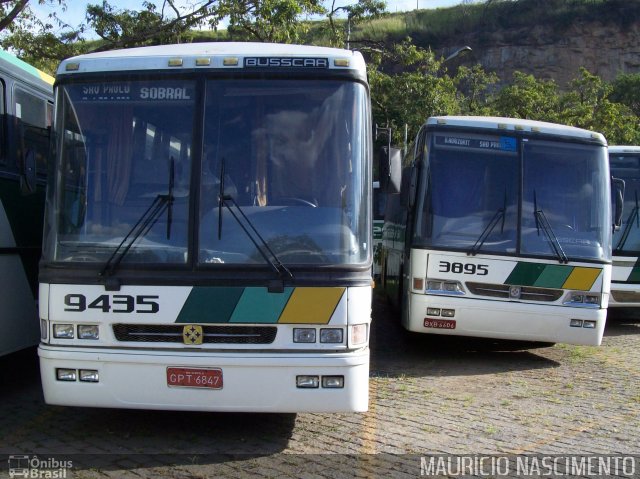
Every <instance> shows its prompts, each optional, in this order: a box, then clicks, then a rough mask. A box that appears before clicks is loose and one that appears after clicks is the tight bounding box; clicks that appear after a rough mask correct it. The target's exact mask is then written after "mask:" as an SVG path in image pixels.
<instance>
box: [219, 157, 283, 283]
mask: <svg viewBox="0 0 640 479" xmlns="http://www.w3.org/2000/svg"><path fill="white" fill-rule="evenodd" d="M229 203H231V204H232V205H233V206H234V207H235V209H236V210H237V211H238V212H239V213H240V216H242V218H243V219H244V221H245V223H246V224H247V225H249V228H250V229H251V231H253V233H254V234H255V236H256V237H257V238H258V240H259V241H260V244H261V245H262V247H261V246H260V245H259V244H258V241H256V239H255V238H254V237H253V234H251V231H249V228H247V227H246V226H245V225H244V223H243V222H242V220H241V219H240V217H239V216H238V215H237V214H236V213H235V212H234V211H233V209H232V208H231V206H229ZM223 206H224V207H225V208H227V209H228V210H229V213H231V215H232V216H233V218H234V219H235V220H236V222H237V223H238V225H240V228H242V231H244V232H245V234H246V235H247V237H248V238H249V239H250V240H251V242H252V243H253V245H254V246H255V247H256V249H257V250H258V252H259V253H260V255H261V256H262V257H263V258H264V260H265V261H266V262H267V264H269V266H271V269H273V271H274V272H275V273H276V274H277V275H278V280H277V281H275V282H270V283H269V284H268V285H267V289H268V291H269V292H270V293H282V292H284V275H285V273H286V275H287V276H288V277H289V278H291V279H293V274H292V273H291V271H289V268H287V267H286V266H285V265H284V264H283V263H282V262H281V261H280V259H279V258H278V256H277V255H276V254H275V253H274V252H273V250H272V249H271V247H270V246H269V244H268V243H267V242H266V241H265V239H264V238H263V237H262V235H261V234H260V233H259V232H258V230H257V229H256V227H255V226H254V225H253V223H252V222H251V220H249V218H248V217H247V215H246V214H245V213H244V211H242V208H240V205H238V203H236V201H235V200H234V199H233V197H232V196H231V195H225V194H224V158H223V159H222V162H221V165H220V191H219V193H218V239H221V238H222V207H223ZM263 248H264V249H263ZM264 250H267V252H268V253H269V254H270V255H271V258H269V256H267V254H266V253H265V252H264Z"/></svg>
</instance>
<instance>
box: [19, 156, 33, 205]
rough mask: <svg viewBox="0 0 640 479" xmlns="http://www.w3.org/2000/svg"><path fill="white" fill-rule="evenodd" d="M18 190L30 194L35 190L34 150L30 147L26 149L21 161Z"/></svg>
mask: <svg viewBox="0 0 640 479" xmlns="http://www.w3.org/2000/svg"><path fill="white" fill-rule="evenodd" d="M20 191H21V192H22V194H23V195H30V194H33V193H35V191H36V152H35V151H34V150H31V149H29V150H27V153H26V155H24V159H23V162H22V173H21V174H20Z"/></svg>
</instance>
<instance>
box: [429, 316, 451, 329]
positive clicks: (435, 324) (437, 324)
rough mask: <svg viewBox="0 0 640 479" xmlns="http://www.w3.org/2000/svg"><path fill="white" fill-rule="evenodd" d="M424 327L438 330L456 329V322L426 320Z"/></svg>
mask: <svg viewBox="0 0 640 479" xmlns="http://www.w3.org/2000/svg"><path fill="white" fill-rule="evenodd" d="M424 327H425V328H436V329H456V320H455V319H430V318H424Z"/></svg>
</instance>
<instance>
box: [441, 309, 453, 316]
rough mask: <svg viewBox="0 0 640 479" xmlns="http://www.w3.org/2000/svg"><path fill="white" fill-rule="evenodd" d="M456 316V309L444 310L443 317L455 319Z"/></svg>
mask: <svg viewBox="0 0 640 479" xmlns="http://www.w3.org/2000/svg"><path fill="white" fill-rule="evenodd" d="M455 315H456V310H455V309H443V310H442V316H443V317H444V318H453V317H454V316H455Z"/></svg>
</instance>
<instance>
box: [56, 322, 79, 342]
mask: <svg viewBox="0 0 640 479" xmlns="http://www.w3.org/2000/svg"><path fill="white" fill-rule="evenodd" d="M53 337H54V338H57V339H73V338H74V333H73V324H54V325H53Z"/></svg>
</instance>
